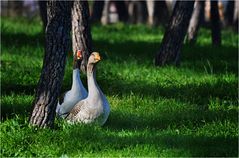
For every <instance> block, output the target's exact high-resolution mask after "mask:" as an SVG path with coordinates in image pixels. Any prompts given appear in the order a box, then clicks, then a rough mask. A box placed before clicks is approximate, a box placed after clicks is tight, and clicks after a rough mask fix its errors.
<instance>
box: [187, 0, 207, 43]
mask: <svg viewBox="0 0 239 158" xmlns="http://www.w3.org/2000/svg"><path fill="white" fill-rule="evenodd" d="M204 7H205V1H199V0H196V1H195V5H194V10H193V14H192V17H191V20H190V23H189V27H188V36H187V40H188V42H189V43H191V44H194V43H195V42H196V39H197V33H198V30H199V27H200V24H201V23H202V20H203V16H204Z"/></svg>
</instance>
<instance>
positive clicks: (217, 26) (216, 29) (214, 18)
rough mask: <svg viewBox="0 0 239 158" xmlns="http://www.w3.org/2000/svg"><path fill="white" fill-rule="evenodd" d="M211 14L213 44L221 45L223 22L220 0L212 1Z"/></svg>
mask: <svg viewBox="0 0 239 158" xmlns="http://www.w3.org/2000/svg"><path fill="white" fill-rule="evenodd" d="M210 4H211V7H210V15H211V17H210V18H211V32H212V44H213V45H215V46H220V45H221V23H220V17H219V12H218V1H216V0H215V1H211V3H210Z"/></svg>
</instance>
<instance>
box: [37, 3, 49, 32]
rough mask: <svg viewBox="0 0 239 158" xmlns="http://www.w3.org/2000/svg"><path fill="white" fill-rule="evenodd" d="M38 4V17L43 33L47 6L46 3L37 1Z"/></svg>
mask: <svg viewBox="0 0 239 158" xmlns="http://www.w3.org/2000/svg"><path fill="white" fill-rule="evenodd" d="M38 4H39V11H40V16H41V19H42V23H43V31H44V32H45V29H46V25H47V6H46V1H38Z"/></svg>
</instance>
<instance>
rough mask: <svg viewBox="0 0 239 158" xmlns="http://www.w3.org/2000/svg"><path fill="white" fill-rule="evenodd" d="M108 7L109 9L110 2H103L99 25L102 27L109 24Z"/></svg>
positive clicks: (108, 0)
mask: <svg viewBox="0 0 239 158" xmlns="http://www.w3.org/2000/svg"><path fill="white" fill-rule="evenodd" d="M109 7H110V0H105V2H104V8H103V13H102V17H101V23H102V24H103V25H106V24H109V23H110V17H109Z"/></svg>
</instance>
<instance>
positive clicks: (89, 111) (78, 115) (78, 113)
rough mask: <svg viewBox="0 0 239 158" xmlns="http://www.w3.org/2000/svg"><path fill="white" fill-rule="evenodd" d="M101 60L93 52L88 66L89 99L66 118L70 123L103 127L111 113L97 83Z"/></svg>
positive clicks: (75, 107) (82, 102) (76, 106)
mask: <svg viewBox="0 0 239 158" xmlns="http://www.w3.org/2000/svg"><path fill="white" fill-rule="evenodd" d="M100 60H101V58H100V55H99V53H97V52H93V53H92V54H91V55H90V57H89V60H88V64H87V83H88V91H89V93H88V97H87V98H85V99H84V100H81V101H79V102H78V103H77V104H76V105H75V106H74V108H73V109H72V110H71V111H70V113H69V115H68V116H67V117H66V119H67V120H69V121H70V122H73V123H76V122H81V123H86V124H87V123H93V124H98V125H103V124H104V123H105V122H106V120H107V118H108V116H109V113H110V105H109V102H108V101H107V99H106V97H105V95H104V94H103V92H102V91H101V89H100V88H99V86H98V84H97V82H96V64H97V63H98V62H99V61H100Z"/></svg>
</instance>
